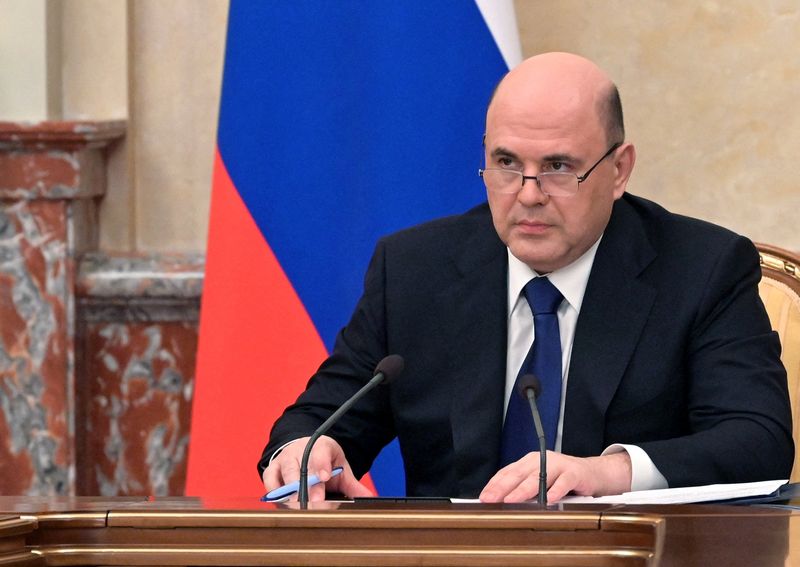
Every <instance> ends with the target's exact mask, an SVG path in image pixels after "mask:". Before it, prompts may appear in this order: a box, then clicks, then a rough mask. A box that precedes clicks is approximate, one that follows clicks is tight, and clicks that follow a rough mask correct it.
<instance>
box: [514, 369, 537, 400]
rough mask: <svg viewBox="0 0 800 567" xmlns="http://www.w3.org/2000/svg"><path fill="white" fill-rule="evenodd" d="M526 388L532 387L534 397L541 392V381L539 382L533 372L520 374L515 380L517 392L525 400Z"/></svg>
mask: <svg viewBox="0 0 800 567" xmlns="http://www.w3.org/2000/svg"><path fill="white" fill-rule="evenodd" d="M528 388H532V389H533V397H534V398H538V397H539V394H541V393H542V383H541V382H539V379H538V378H537V377H536V376H535V375H534V374H525V375H523V376H520V377H519V380H518V381H517V393H519V395H520V396H522V397H523V398H525V399H526V400H527V399H528V394H527V393H526V390H528Z"/></svg>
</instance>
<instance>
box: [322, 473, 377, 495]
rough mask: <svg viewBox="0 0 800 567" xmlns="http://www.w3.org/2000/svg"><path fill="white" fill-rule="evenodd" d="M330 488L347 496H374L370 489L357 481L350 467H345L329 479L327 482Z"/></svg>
mask: <svg viewBox="0 0 800 567" xmlns="http://www.w3.org/2000/svg"><path fill="white" fill-rule="evenodd" d="M328 484H329V485H330V486H331V490H334V491H337V492H341V493H342V494H344V495H345V496H347V497H348V498H370V497H372V496H375V494H373V493H372V491H371V490H370V489H369V488H367V487H366V486H364V485H363V484H361V483H360V482H358V479H357V478H356V477H355V475H353V471H351V470H350V467H349V466H348V467H345V469H344V470H343V471H342V472H341V474H340V475H339V476H337V477H334V478H333V479H331V481H330V482H329V483H328Z"/></svg>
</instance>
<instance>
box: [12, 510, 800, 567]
mask: <svg viewBox="0 0 800 567" xmlns="http://www.w3.org/2000/svg"><path fill="white" fill-rule="evenodd" d="M0 512H2V514H0V566H4V565H25V566H29V567H45V566H49V565H53V566H61V565H63V566H71V565H398V566H405V565H436V566H445V565H457V566H469V565H503V566H513V565H569V566H573V565H587V566H588V565H619V566H627V565H660V566H662V565H675V566H678V565H680V566H691V565H704V566H705V565H759V566H771V565H781V566H783V565H785V564H787V565H792V564H798V565H800V551H798V550H797V549H794V550H793V549H791V546H790V533H798V534H800V514H797V513H793V512H792V511H790V510H785V509H775V508H739V507H723V506H659V507H654V506H650V507H643V506H569V507H564V508H563V509H550V510H547V511H540V510H538V509H537V508H536V507H535V506H534V505H480V504H458V505H454V504H449V503H408V504H405V503H404V504H388V503H384V502H372V503H322V504H319V505H312V506H311V508H310V509H309V510H299V509H297V508H296V507H294V506H284V505H275V504H262V503H260V502H251V501H243V500H236V501H203V500H199V499H193V498H172V499H155V500H145V499H137V498H121V499H98V498H73V499H48V498H24V497H19V498H17V497H0Z"/></svg>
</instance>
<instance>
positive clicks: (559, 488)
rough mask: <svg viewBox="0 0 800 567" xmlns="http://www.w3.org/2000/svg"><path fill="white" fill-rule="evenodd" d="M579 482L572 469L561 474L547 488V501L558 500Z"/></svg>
mask: <svg viewBox="0 0 800 567" xmlns="http://www.w3.org/2000/svg"><path fill="white" fill-rule="evenodd" d="M577 484H578V476H577V475H575V474H573V473H572V472H571V471H565V472H564V473H562V474H561V475H559V476H558V477H557V478H556V479H555V481H554V482H553V483H552V484H551V485H550V488H549V489H548V490H547V502H548V503H551V502H558V501H559V500H561V499H562V498H564V497H565V496H566V495H567V494H569V493H570V492H571V491H572V490H573V489H574V488H575V487H576V486H577Z"/></svg>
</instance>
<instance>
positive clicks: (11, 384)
mask: <svg viewBox="0 0 800 567" xmlns="http://www.w3.org/2000/svg"><path fill="white" fill-rule="evenodd" d="M68 206H69V205H68V203H67V202H66V201H43V200H34V201H16V202H3V206H2V209H0V409H1V410H2V412H1V413H0V494H67V493H68V491H69V488H70V483H71V478H72V477H73V476H74V468H73V465H74V458H73V454H72V438H73V434H74V431H73V427H72V419H71V418H72V412H71V409H72V408H71V405H72V403H73V398H72V396H71V386H72V378H73V359H72V335H71V333H70V332H68V322H69V320H70V313H69V312H70V309H71V307H72V305H71V302H70V298H69V296H68V293H67V287H68V285H69V284H70V283H71V280H72V274H71V267H70V264H69V262H67V254H66V247H67V213H66V211H65V209H67V208H68Z"/></svg>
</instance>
